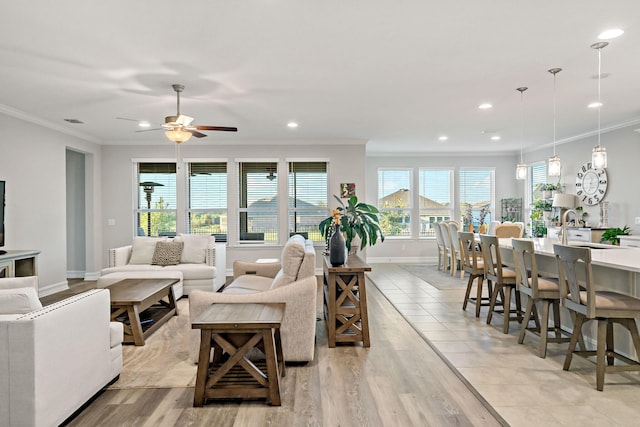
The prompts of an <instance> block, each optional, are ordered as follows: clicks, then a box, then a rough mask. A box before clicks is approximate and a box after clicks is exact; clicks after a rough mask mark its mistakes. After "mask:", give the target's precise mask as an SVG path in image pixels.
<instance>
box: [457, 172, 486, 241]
mask: <svg viewBox="0 0 640 427" xmlns="http://www.w3.org/2000/svg"><path fill="white" fill-rule="evenodd" d="M493 185H494V170H493V169H467V168H461V169H460V186H459V193H460V196H459V203H460V215H461V218H460V219H461V221H460V224H461V227H462V229H463V230H470V227H471V228H473V231H474V232H476V233H477V232H478V231H479V228H480V224H481V223H482V224H487V225H488V224H489V223H490V222H491V219H492V212H493V211H494V203H493V194H494V190H493Z"/></svg>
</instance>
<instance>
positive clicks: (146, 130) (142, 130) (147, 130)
mask: <svg viewBox="0 0 640 427" xmlns="http://www.w3.org/2000/svg"><path fill="white" fill-rule="evenodd" d="M151 130H163V128H154V129H140V130H137V131H136V132H149V131H151Z"/></svg>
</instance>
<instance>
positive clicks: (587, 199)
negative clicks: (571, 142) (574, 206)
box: [576, 162, 607, 205]
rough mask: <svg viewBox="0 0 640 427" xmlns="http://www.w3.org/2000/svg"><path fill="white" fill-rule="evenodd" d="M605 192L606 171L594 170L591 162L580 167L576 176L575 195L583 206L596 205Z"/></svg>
mask: <svg viewBox="0 0 640 427" xmlns="http://www.w3.org/2000/svg"><path fill="white" fill-rule="evenodd" d="M606 192H607V171H606V170H605V169H594V167H593V165H592V164H591V162H588V163H585V164H584V165H582V166H581V167H580V169H579V170H578V173H577V174H576V194H577V195H578V198H579V199H580V200H581V201H582V203H584V204H585V205H597V204H598V203H600V202H601V201H602V199H604V196H605V194H606Z"/></svg>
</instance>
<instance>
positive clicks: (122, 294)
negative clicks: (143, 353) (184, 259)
mask: <svg viewBox="0 0 640 427" xmlns="http://www.w3.org/2000/svg"><path fill="white" fill-rule="evenodd" d="M179 281H180V279H124V280H120V281H118V282H116V283H114V284H112V285H110V286H109V287H108V288H107V289H109V292H110V294H111V320H116V321H117V320H118V319H117V318H122V317H126V319H125V320H124V322H123V323H124V340H123V342H124V343H128V344H131V343H133V344H135V345H144V340H145V338H146V337H148V336H149V335H151V334H152V333H153V332H154V331H155V330H156V329H158V328H159V327H160V326H161V325H162V324H163V323H164V322H166V321H167V320H169V319H170V318H171V317H172V316H175V315H177V314H178V309H177V308H176V299H175V295H174V294H173V288H172V286H173V285H175V284H176V283H178V282H179ZM165 297H168V302H166V301H163V298H165ZM143 312H144V314H145V317H147V318H146V319H145V320H144V321H141V320H140V314H141V313H143ZM127 321H128V324H127Z"/></svg>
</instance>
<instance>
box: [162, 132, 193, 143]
mask: <svg viewBox="0 0 640 427" xmlns="http://www.w3.org/2000/svg"><path fill="white" fill-rule="evenodd" d="M164 134H165V135H166V137H167V138H169V140H171V141H173V142H175V143H176V144H182V143H183V142H186V141H188V140H189V138H191V132H187V131H186V130H182V129H170V130H167V131H165V132H164Z"/></svg>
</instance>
